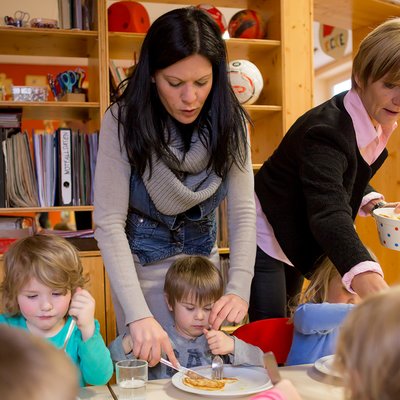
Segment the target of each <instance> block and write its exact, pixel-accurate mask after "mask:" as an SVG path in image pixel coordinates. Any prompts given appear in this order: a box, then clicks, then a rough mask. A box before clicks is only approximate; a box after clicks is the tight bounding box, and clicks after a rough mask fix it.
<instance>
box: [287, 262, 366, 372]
mask: <svg viewBox="0 0 400 400" xmlns="http://www.w3.org/2000/svg"><path fill="white" fill-rule="evenodd" d="M359 300H360V298H359V296H358V295H357V294H355V293H350V292H349V291H348V290H347V289H346V288H345V287H344V286H343V283H342V279H341V276H340V274H339V272H338V271H337V269H336V267H335V266H334V265H333V263H332V262H331V260H330V259H329V258H328V257H324V258H323V259H322V260H321V262H320V263H319V265H318V267H317V269H316V270H315V272H314V274H313V275H312V276H311V278H310V282H309V285H308V287H307V289H306V290H305V291H304V292H303V293H301V294H300V300H299V303H298V304H299V306H298V307H297V308H296V310H295V311H294V315H293V324H294V336H293V343H292V347H291V349H290V352H289V355H288V358H287V361H286V364H287V365H295V364H307V363H312V362H314V361H316V360H317V359H318V358H320V357H323V356H326V355H329V354H333V353H334V349H335V342H336V338H337V334H338V329H339V326H340V325H341V323H342V322H343V320H344V318H345V317H346V316H347V314H348V313H349V311H351V310H352V309H353V307H354V305H355V304H357V303H358V302H359Z"/></svg>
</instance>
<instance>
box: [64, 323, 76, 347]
mask: <svg viewBox="0 0 400 400" xmlns="http://www.w3.org/2000/svg"><path fill="white" fill-rule="evenodd" d="M75 325H76V319H75V318H74V317H72V321H71V323H70V324H69V327H68V331H67V334H66V336H65V339H64V344H63V347H62V349H63V350H64V351H65V350H66V348H67V344H68V341H69V338H70V337H71V335H72V331H73V330H74V328H75Z"/></svg>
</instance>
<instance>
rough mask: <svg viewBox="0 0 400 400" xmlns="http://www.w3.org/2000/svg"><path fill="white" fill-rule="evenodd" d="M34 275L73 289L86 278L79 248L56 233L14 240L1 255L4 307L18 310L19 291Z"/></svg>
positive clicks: (14, 312) (55, 285)
mask: <svg viewBox="0 0 400 400" xmlns="http://www.w3.org/2000/svg"><path fill="white" fill-rule="evenodd" d="M32 278H35V279H37V280H38V281H39V282H40V283H42V284H43V285H46V286H48V287H51V288H54V289H63V290H64V291H65V292H67V291H68V290H70V291H71V293H74V291H75V290H76V288H78V287H84V286H85V284H86V283H87V281H88V279H87V278H86V277H85V276H84V275H83V267H82V263H81V260H80V258H79V254H78V251H77V250H76V248H75V247H74V246H73V245H71V244H70V243H69V242H68V241H67V240H66V239H64V238H62V237H59V236H55V235H34V236H29V237H26V238H23V239H20V240H18V241H16V242H14V243H13V244H12V245H11V246H10V248H9V249H8V251H7V252H6V253H5V255H4V280H3V282H2V284H1V285H0V294H1V301H2V306H3V311H4V312H6V313H7V314H9V315H11V316H13V315H17V314H19V313H20V309H19V305H18V294H19V293H20V291H21V289H22V288H23V287H24V286H25V285H26V284H27V283H28V282H29V280H30V279H32Z"/></svg>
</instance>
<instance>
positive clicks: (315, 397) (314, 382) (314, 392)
mask: <svg viewBox="0 0 400 400" xmlns="http://www.w3.org/2000/svg"><path fill="white" fill-rule="evenodd" d="M279 370H280V372H281V375H282V377H283V378H287V379H290V380H291V381H292V382H293V384H294V386H295V387H296V388H297V390H298V391H299V393H300V395H301V397H302V399H303V400H321V399H329V400H343V387H342V385H341V382H340V381H339V380H337V379H334V378H332V379H330V378H329V377H327V376H325V375H324V374H321V373H320V372H318V371H317V370H316V369H315V368H314V367H313V365H299V366H293V367H282V368H279ZM115 390H116V391H117V390H118V389H117V388H115ZM207 395H209V393H207ZM250 397H251V396H243V397H234V399H235V400H248V399H250ZM207 398H212V396H211V395H209V396H208V397H207V396H199V395H196V394H191V393H187V392H184V391H182V390H179V389H177V388H175V386H173V385H172V383H171V380H170V379H159V380H154V381H149V382H148V383H147V389H146V400H202V399H207ZM80 399H81V400H86V399H90V400H112V396H111V394H110V392H109V390H108V388H107V386H91V387H86V388H82V389H81V392H80Z"/></svg>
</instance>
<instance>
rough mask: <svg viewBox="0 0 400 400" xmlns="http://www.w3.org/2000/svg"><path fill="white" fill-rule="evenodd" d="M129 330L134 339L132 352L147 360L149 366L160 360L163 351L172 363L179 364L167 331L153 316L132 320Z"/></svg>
mask: <svg viewBox="0 0 400 400" xmlns="http://www.w3.org/2000/svg"><path fill="white" fill-rule="evenodd" d="M129 332H130V334H131V337H132V341H133V348H132V353H133V355H134V356H135V357H136V358H138V359H141V360H147V361H148V363H149V366H150V367H154V365H156V364H158V363H159V362H160V358H161V352H162V351H163V352H164V353H165V354H166V356H167V357H168V359H169V361H171V362H172V364H174V365H175V366H178V365H179V362H178V360H177V359H176V357H175V353H174V350H173V349H172V345H171V342H170V340H169V337H168V335H167V332H165V331H164V329H163V328H162V327H161V325H160V324H159V323H158V322H157V321H156V320H155V319H154V318H153V317H148V318H143V319H139V320H138V321H134V322H131V323H130V324H129Z"/></svg>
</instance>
